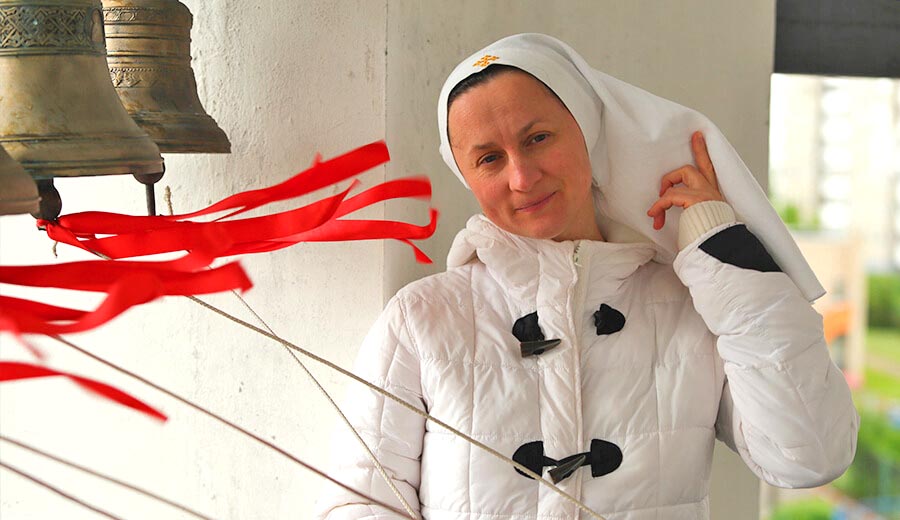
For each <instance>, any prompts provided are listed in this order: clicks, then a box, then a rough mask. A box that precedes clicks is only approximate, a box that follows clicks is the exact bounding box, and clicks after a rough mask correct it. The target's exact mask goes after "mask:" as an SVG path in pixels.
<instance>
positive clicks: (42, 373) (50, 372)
mask: <svg viewBox="0 0 900 520" xmlns="http://www.w3.org/2000/svg"><path fill="white" fill-rule="evenodd" d="M55 376H61V377H65V378H68V379H70V380H72V381H74V382H75V384H77V385H78V386H81V387H82V388H85V389H87V390H89V391H90V392H92V393H94V394H97V395H99V396H101V397H103V398H104V399H108V400H110V401H114V402H116V403H119V404H121V405H123V406H127V407H128V408H131V409H133V410H137V411H139V412H141V413H143V414H146V415H149V416H150V417H153V418H155V419H159V420H160V421H165V420H166V419H167V418H166V416H165V415H163V413H162V412H160V411H159V410H157V409H156V408H153V407H152V406H150V405H148V404H146V403H144V402H143V401H141V400H139V399H137V398H136V397H133V396H131V395H129V394H127V393H125V392H123V391H121V390H119V389H117V388H115V387H112V386H110V385H108V384H106V383H101V382H100V381H95V380H93V379H88V378H86V377H82V376H78V375H75V374H70V373H67V372H60V371H58V370H54V369H52V368H47V367H43V366H38V365H32V364H29V363H19V362H13V361H0V382H5V381H17V380H20V379H34V378H41V377H55Z"/></svg>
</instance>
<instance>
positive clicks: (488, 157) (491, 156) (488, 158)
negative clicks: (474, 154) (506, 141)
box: [478, 153, 498, 164]
mask: <svg viewBox="0 0 900 520" xmlns="http://www.w3.org/2000/svg"><path fill="white" fill-rule="evenodd" d="M497 159H498V157H497V154H493V153H492V154H488V155H485V156H484V157H482V158H481V160H480V161H478V163H479V164H490V163H492V162H494V161H496V160H497Z"/></svg>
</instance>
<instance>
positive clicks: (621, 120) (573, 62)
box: [438, 33, 825, 301]
mask: <svg viewBox="0 0 900 520" xmlns="http://www.w3.org/2000/svg"><path fill="white" fill-rule="evenodd" d="M492 64H502V65H510V66H513V67H516V68H519V69H522V70H524V71H526V72H528V73H530V74H531V75H533V76H534V77H536V78H538V79H539V80H541V81H542V82H544V83H545V84H546V85H547V86H548V87H549V88H550V89H552V90H553V91H554V92H555V93H556V95H557V96H559V98H560V99H561V100H562V101H563V103H564V104H565V105H566V107H567V108H568V109H569V112H571V114H572V116H573V117H574V118H575V120H576V121H577V122H578V125H579V126H580V127H581V132H582V133H583V135H584V141H585V143H586V144H587V148H588V153H589V155H590V159H591V167H592V169H593V176H594V186H595V201H596V202H597V210H598V212H599V215H600V218H601V219H604V220H605V219H608V220H610V221H612V222H613V223H615V224H616V225H618V226H623V225H624V226H625V227H627V228H630V229H631V230H633V231H636V232H637V233H639V234H640V235H643V237H645V238H646V239H648V240H650V241H652V242H654V243H656V245H657V246H658V249H659V251H660V253H659V254H658V255H657V259H659V260H661V261H664V262H671V261H672V260H673V259H674V258H675V255H677V253H678V246H677V241H678V221H679V217H680V214H681V210H680V209H679V208H673V209H672V210H669V211H668V214H667V217H666V226H665V227H664V228H663V229H662V230H660V231H656V230H654V229H653V226H652V223H653V220H652V219H651V218H650V217H648V216H647V210H648V209H649V208H650V206H651V205H652V204H653V203H654V202H655V201H656V199H657V198H658V190H659V183H660V180H661V178H662V176H663V175H664V174H665V173H667V172H669V171H672V170H674V169H676V168H678V167H680V166H682V165H684V164H692V163H693V158H692V156H691V150H690V136H691V134H692V133H693V132H695V131H697V130H700V131H702V132H703V135H704V137H705V139H706V144H707V148H708V150H709V155H710V158H711V159H712V162H713V165H715V168H716V173H717V175H718V182H719V189H720V191H721V192H722V195H724V196H725V198H726V199H727V200H728V202H729V203H730V204H731V206H732V207H733V208H734V211H735V214H736V215H737V217H738V220H740V221H742V222H744V223H745V224H746V225H747V227H748V228H749V229H750V231H752V232H753V233H754V234H755V235H756V236H757V237H758V238H759V239H760V241H762V243H763V244H764V245H765V246H766V249H767V250H768V251H769V253H770V254H771V255H772V257H773V258H774V259H775V261H776V262H778V265H779V266H781V268H782V269H783V270H784V272H785V273H787V274H788V276H790V277H791V279H793V281H794V283H795V284H796V285H797V286H798V287H799V288H800V290H801V292H803V294H804V296H806V298H807V299H808V300H810V301H813V300H815V299H816V298H819V297H820V296H822V295H823V294H824V293H825V290H824V289H823V288H822V286H821V284H819V281H818V280H817V279H816V276H815V274H813V271H812V269H811V268H810V267H809V264H807V262H806V260H805V259H804V258H803V255H802V254H801V253H800V250H799V248H798V247H797V244H796V243H795V242H794V240H793V238H792V237H791V235H790V233H789V232H788V230H787V228H786V227H785V226H784V224H783V223H782V222H781V219H780V218H779V217H778V214H777V213H776V212H775V210H774V209H773V208H772V206H771V204H769V201H768V199H767V198H766V195H765V193H764V192H763V191H762V189H761V188H760V186H759V184H758V183H757V182H756V179H754V178H753V175H752V174H751V173H750V171H749V170H748V169H747V166H746V165H745V164H744V162H743V161H741V158H740V157H739V156H738V154H737V152H736V151H735V150H734V148H733V147H732V146H731V144H730V143H729V142H728V140H727V139H725V136H724V135H722V132H721V131H719V129H718V128H716V126H715V125H714V124H713V123H712V122H711V121H709V119H707V118H706V117H705V116H704V115H702V114H700V113H699V112H696V111H694V110H691V109H689V108H686V107H683V106H681V105H679V104H677V103H673V102H672V101H669V100H666V99H663V98H660V97H658V96H655V95H653V94H650V93H649V92H646V91H644V90H641V89H639V88H637V87H635V86H633V85H629V84H628V83H625V82H623V81H620V80H618V79H616V78H613V77H611V76H609V75H607V74H604V73H602V72H600V71H598V70H595V69H593V68H591V67H590V66H589V65H588V64H587V63H586V62H585V61H584V58H582V57H581V55H579V54H578V53H577V52H575V51H574V50H573V49H572V48H571V47H569V46H568V45H567V44H565V43H563V42H561V41H559V40H557V39H556V38H552V37H550V36H547V35H544V34H534V33H527V34H518V35H514V36H509V37H506V38H503V39H502V40H499V41H497V42H494V43H492V44H490V45H488V46H487V47H485V48H484V49H482V50H480V51H478V52H476V53H475V54H473V55H471V56H470V57H468V58H466V59H465V60H463V62H462V63H460V64H459V65H457V67H456V68H455V69H454V70H453V72H452V73H451V74H450V76H449V77H448V78H447V81H446V82H445V83H444V87H443V88H442V89H441V95H440V99H439V101H438V129H439V131H440V135H441V147H440V150H441V155H442V156H443V158H444V162H446V163H447V166H449V167H450V169H451V170H452V171H453V173H454V174H456V176H457V177H458V178H459V180H460V181H462V183H463V184H464V185H466V181H465V179H463V176H462V174H461V173H460V171H459V168H458V166H457V164H456V160H455V159H454V158H453V152H452V151H451V149H450V143H449V141H448V139H447V97H448V95H449V94H450V91H451V90H452V89H453V87H455V86H456V85H457V84H458V83H459V82H460V81H462V80H463V79H465V78H466V77H468V76H470V75H472V74H474V73H476V72H480V71H481V70H484V68H485V67H487V66H489V65H492ZM466 186H467V187H468V185H466Z"/></svg>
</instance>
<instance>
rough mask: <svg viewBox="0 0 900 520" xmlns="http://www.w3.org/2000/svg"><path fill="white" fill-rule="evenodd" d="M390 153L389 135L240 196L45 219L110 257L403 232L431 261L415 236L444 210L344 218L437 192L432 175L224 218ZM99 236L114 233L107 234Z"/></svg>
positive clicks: (65, 238) (233, 250) (52, 230)
mask: <svg viewBox="0 0 900 520" xmlns="http://www.w3.org/2000/svg"><path fill="white" fill-rule="evenodd" d="M388 158H389V156H388V152H387V147H386V145H385V144H384V142H376V143H371V144H368V145H366V146H363V147H361V148H358V149H356V150H354V151H352V152H349V153H347V154H344V155H342V156H339V157H336V158H334V159H331V160H329V161H325V162H319V161H317V162H316V163H315V164H313V166H312V167H311V168H309V169H308V170H306V171H303V172H301V173H299V174H297V175H295V176H294V177H292V178H290V179H288V180H287V181H285V182H282V183H280V184H277V185H275V186H271V187H269V188H264V189H260V190H251V191H246V192H243V193H238V194H236V195H232V196H230V197H227V198H225V199H223V200H222V201H219V202H217V203H215V204H212V205H211V206H209V207H207V208H204V209H202V210H199V211H195V212H193V213H187V214H183V215H172V216H151V217H141V216H131V215H121V214H116V213H103V212H84V213H77V214H73V215H66V216H62V217H60V218H59V220H58V221H57V222H48V221H39V222H38V225H39V226H42V227H44V228H46V230H47V234H48V235H49V236H50V238H52V239H54V240H57V241H60V242H64V243H67V244H70V245H73V246H76V247H80V248H82V249H85V250H88V251H91V252H94V253H97V254H101V255H103V256H105V257H107V258H110V259H119V258H130V257H135V256H145V255H153V254H158V253H165V252H171V251H180V250H185V249H187V250H190V249H193V248H195V247H197V246H198V244H202V243H207V242H209V241H210V240H214V239H219V240H224V241H227V242H228V243H229V244H230V246H229V247H227V248H224V249H223V250H222V251H221V252H220V254H219V256H231V255H237V254H247V253H261V252H267V251H274V250H276V249H281V248H284V247H288V246H291V245H294V244H296V243H298V242H303V241H343V240H370V239H386V238H390V239H396V240H400V241H401V242H403V243H406V244H408V245H409V246H410V247H412V249H413V251H414V252H415V254H416V260H417V261H419V262H424V263H431V260H430V259H429V258H428V257H427V256H426V255H425V254H424V253H423V252H422V251H421V250H419V249H418V248H417V247H415V246H414V245H413V244H412V243H411V242H410V240H413V239H422V238H427V237H429V236H431V235H432V234H434V229H435V226H436V224H437V212H436V210H434V209H432V210H431V212H430V215H431V219H430V222H429V223H428V224H427V225H424V226H415V225H412V224H407V223H403V222H391V221H371V220H336V219H338V218H340V217H343V216H346V215H348V214H350V213H352V212H354V211H357V210H360V209H362V208H365V207H367V206H370V205H372V204H376V203H378V202H382V201H386V200H390V199H396V198H422V199H428V198H430V197H431V184H430V182H429V181H428V179H427V178H425V177H411V178H405V179H398V180H393V181H388V182H385V183H382V184H379V185H377V186H374V187H373V188H370V189H368V190H366V191H364V192H362V193H360V194H358V195H355V196H353V197H351V198H349V199H348V198H347V195H348V194H349V192H350V191H351V190H352V189H353V188H354V187H355V185H356V183H354V184H352V185H351V186H350V187H348V188H347V189H346V190H344V191H342V192H341V193H339V194H337V195H333V196H330V197H327V198H325V199H322V200H320V201H317V202H314V203H312V204H309V205H306V206H303V207H301V208H297V209H294V210H290V211H285V212H282V213H276V214H272V215H266V216H262V217H254V218H245V219H234V220H227V221H226V220H224V219H227V218H229V217H233V216H235V215H238V214H240V213H243V212H245V211H248V210H251V209H255V208H258V207H260V206H262V205H265V204H268V203H271V202H276V201H280V200H285V199H289V198H294V197H298V196H301V195H304V194H307V193H310V192H312V191H315V190H318V189H321V188H324V187H327V186H330V185H333V184H335V183H337V182H340V181H343V180H346V179H349V178H351V177H353V176H355V175H358V174H359V173H361V172H363V171H365V170H367V169H370V168H372V167H374V166H377V165H379V164H382V163H384V162H385V161H387V160H388ZM229 210H232V211H231V212H230V213H228V214H227V215H225V216H223V217H220V218H218V219H215V220H214V221H212V222H192V221H187V220H186V219H188V218H194V217H199V216H206V215H210V214H212V213H219V212H223V211H229ZM99 235H112V236H106V237H99Z"/></svg>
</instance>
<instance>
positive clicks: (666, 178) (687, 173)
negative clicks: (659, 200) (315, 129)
mask: <svg viewBox="0 0 900 520" xmlns="http://www.w3.org/2000/svg"><path fill="white" fill-rule="evenodd" d="M701 180H705V178H704V177H702V176H701V174H700V172H698V171H697V169H696V168H694V167H693V166H690V165H687V166H682V167H681V168H678V169H677V170H672V171H670V172H669V173H667V174H665V175H663V178H662V181H661V182H660V185H659V196H660V197H662V196H663V193H665V192H666V190H668V189H669V188H671V187H672V186H675V185H677V184H684V185H686V186H688V187H690V188H693V187H696V186H697V184H698V181H701Z"/></svg>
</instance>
